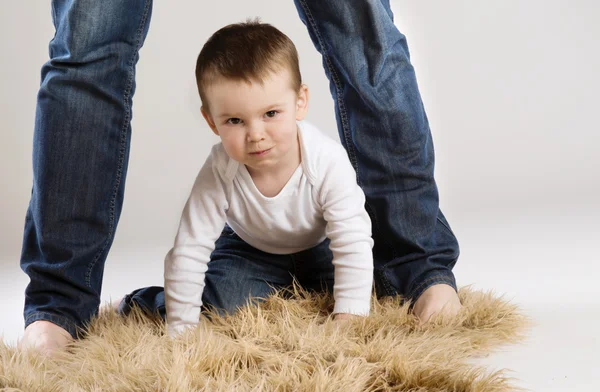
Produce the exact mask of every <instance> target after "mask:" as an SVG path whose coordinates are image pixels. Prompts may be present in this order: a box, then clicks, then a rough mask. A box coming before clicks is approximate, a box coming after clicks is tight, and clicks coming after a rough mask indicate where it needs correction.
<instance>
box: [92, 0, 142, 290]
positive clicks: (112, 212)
mask: <svg viewBox="0 0 600 392" xmlns="http://www.w3.org/2000/svg"><path fill="white" fill-rule="evenodd" d="M151 2H152V0H146V2H145V6H144V11H143V13H142V20H141V21H140V25H139V26H138V30H137V31H136V42H135V47H134V51H133V55H132V56H131V58H130V60H129V62H128V64H127V66H128V67H129V77H128V79H127V83H126V86H125V91H124V93H123V102H124V104H125V118H124V121H123V126H122V128H121V135H120V146H119V161H118V164H117V177H116V183H115V186H114V189H113V194H112V197H111V200H110V212H109V213H110V217H109V222H110V226H109V228H108V231H109V232H108V238H107V239H106V242H105V243H104V246H103V247H102V249H100V250H99V251H98V253H97V254H96V256H95V257H94V259H93V260H92V262H91V263H90V265H89V266H88V269H87V271H86V274H85V280H86V285H87V287H91V282H90V277H91V272H92V269H93V268H94V266H95V265H96V263H97V262H98V260H99V259H100V257H101V255H102V254H103V253H104V250H105V249H106V248H107V247H108V245H109V243H110V241H111V239H112V237H113V235H114V228H115V202H116V199H117V194H118V193H119V187H120V186H121V178H122V174H123V166H124V161H125V150H126V144H127V129H128V126H129V122H130V120H131V107H130V105H129V98H130V94H131V89H132V87H133V83H134V78H135V69H134V67H135V58H136V55H137V53H138V52H139V50H140V48H141V46H142V41H143V38H142V36H143V35H144V28H145V26H146V21H147V20H148V13H149V10H150V4H151Z"/></svg>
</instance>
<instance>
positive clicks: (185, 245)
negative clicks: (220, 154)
mask: <svg viewBox="0 0 600 392" xmlns="http://www.w3.org/2000/svg"><path fill="white" fill-rule="evenodd" d="M214 152H215V151H214V150H213V153H212V154H211V156H209V157H208V159H207V160H206V162H205V163H204V166H203V167H202V169H201V170H200V173H199V174H198V176H197V178H196V181H195V183H194V186H193V188H192V192H191V194H190V196H189V198H188V200H187V203H186V205H185V208H184V210H183V214H182V216H181V221H180V224H179V230H178V232H177V236H176V238H175V244H174V246H173V248H172V249H171V250H170V251H169V253H168V254H167V256H166V257H165V264H164V267H165V269H164V279H165V280H164V283H165V306H166V312H167V330H168V333H169V335H170V336H174V335H176V334H177V333H179V332H181V331H183V330H184V329H185V328H186V327H189V326H195V325H197V324H198V322H199V318H200V307H201V306H202V292H203V290H204V278H205V273H206V270H207V265H208V262H209V260H210V254H211V253H212V251H213V250H214V248H215V241H216V240H217V239H218V238H219V235H220V233H221V231H222V230H223V227H224V226H225V222H226V211H227V208H228V205H227V199H226V196H225V186H224V184H223V181H222V179H221V176H220V175H219V173H218V171H217V168H216V165H215V164H213V160H214V157H213V154H214Z"/></svg>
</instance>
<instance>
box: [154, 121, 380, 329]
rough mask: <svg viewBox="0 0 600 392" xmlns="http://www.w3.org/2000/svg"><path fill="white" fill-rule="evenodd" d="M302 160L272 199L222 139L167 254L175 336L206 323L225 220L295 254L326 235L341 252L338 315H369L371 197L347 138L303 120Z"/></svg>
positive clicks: (265, 247) (249, 238)
mask: <svg viewBox="0 0 600 392" xmlns="http://www.w3.org/2000/svg"><path fill="white" fill-rule="evenodd" d="M298 130H299V140H300V154H301V164H300V165H299V166H298V169H297V170H296V171H295V172H294V174H293V175H292V177H291V178H290V179H289V181H288V183H287V184H286V185H285V187H284V188H283V189H282V190H281V192H280V193H279V194H278V195H276V196H274V197H265V196H264V195H262V194H261V193H260V191H259V190H258V189H257V188H256V186H255V184H254V182H253V180H252V178H251V176H250V173H249V172H248V170H247V169H246V167H245V166H244V165H243V164H240V163H239V162H237V161H235V160H233V159H231V158H230V157H229V156H228V155H227V153H226V152H225V150H224V148H223V145H222V144H221V143H219V144H216V145H215V146H214V147H213V148H212V151H211V153H210V155H209V157H208V158H207V160H206V162H205V163H204V165H203V167H202V169H201V170H200V172H199V174H198V176H197V178H196V181H195V183H194V186H193V188H192V191H191V194H190V196H189V198H188V200H187V203H186V205H185V208H184V210H183V214H182V217H181V222H180V226H179V230H178V233H177V236H176V238H175V244H174V246H173V248H172V249H171V250H170V251H169V253H168V254H167V256H166V257H165V269H164V278H165V303H166V311H167V325H168V332H169V335H171V336H174V335H176V334H177V333H179V332H181V331H182V330H183V329H185V328H186V327H189V326H194V325H196V324H198V322H199V318H200V307H201V306H202V292H203V290H204V278H205V273H206V270H207V268H208V262H209V260H210V255H211V253H212V251H213V250H214V248H215V242H216V240H217V239H218V238H219V235H220V234H221V232H222V230H223V227H224V226H225V223H227V224H229V226H231V228H232V229H233V230H234V231H235V232H236V234H237V235H239V237H240V238H242V239H243V240H244V241H246V242H247V243H248V244H250V245H252V246H253V247H255V248H257V249H260V250H262V251H264V252H268V253H273V254H291V253H296V252H300V251H302V250H305V249H309V248H312V247H314V246H316V245H318V244H319V243H321V242H322V241H323V240H324V239H325V238H326V237H327V238H329V239H330V241H331V242H330V249H331V251H332V253H333V265H334V269H335V273H334V279H335V281H334V290H333V295H334V299H335V306H334V313H351V314H358V315H367V314H368V313H369V311H370V298H371V289H372V284H373V255H372V247H373V240H372V238H371V221H370V218H369V215H368V214H367V212H366V210H365V208H364V204H365V196H364V193H363V191H362V189H361V188H360V187H359V186H358V185H357V183H356V173H355V171H354V169H353V168H352V165H351V164H350V161H349V159H348V155H347V153H346V151H345V150H344V148H343V147H342V146H341V144H340V143H339V142H336V141H334V140H333V139H331V138H329V137H327V136H326V135H324V134H323V133H321V131H319V130H318V129H317V128H316V127H314V126H313V125H311V124H310V123H308V122H306V121H302V122H298Z"/></svg>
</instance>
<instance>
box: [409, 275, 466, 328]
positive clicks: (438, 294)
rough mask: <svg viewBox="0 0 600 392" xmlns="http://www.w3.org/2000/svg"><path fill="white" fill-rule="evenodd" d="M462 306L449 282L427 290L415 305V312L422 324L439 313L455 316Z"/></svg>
mask: <svg viewBox="0 0 600 392" xmlns="http://www.w3.org/2000/svg"><path fill="white" fill-rule="evenodd" d="M461 307H462V305H461V304H460V300H459V299H458V295H457V294H456V291H455V290H454V288H453V287H451V286H449V285H447V284H436V285H433V286H431V287H429V288H428V289H427V290H425V291H424V292H423V294H421V296H420V297H419V299H417V302H415V306H414V307H413V314H414V315H415V316H417V318H418V319H419V320H420V324H421V325H422V324H425V323H426V322H428V321H429V320H430V319H431V317H432V316H434V315H436V314H439V313H442V314H444V315H447V316H455V315H456V314H457V313H458V311H459V310H460V308H461Z"/></svg>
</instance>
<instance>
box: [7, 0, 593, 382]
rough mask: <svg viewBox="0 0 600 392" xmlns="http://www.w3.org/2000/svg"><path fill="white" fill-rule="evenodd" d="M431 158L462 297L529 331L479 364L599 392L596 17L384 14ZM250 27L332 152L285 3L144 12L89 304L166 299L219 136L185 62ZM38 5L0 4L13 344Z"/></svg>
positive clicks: (313, 55)
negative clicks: (507, 312) (278, 61)
mask: <svg viewBox="0 0 600 392" xmlns="http://www.w3.org/2000/svg"><path fill="white" fill-rule="evenodd" d="M392 7H393V10H394V12H395V17H396V24H397V25H398V26H399V28H400V31H402V32H403V33H404V34H405V35H406V36H407V38H408V42H409V47H410V49H411V55H412V60H413V64H414V66H415V68H416V72H417V77H418V81H419V85H420V88H421V93H422V95H423V100H424V102H425V107H426V109H427V113H428V116H429V120H430V124H431V129H432V133H433V138H434V145H435V151H436V179H437V182H438V187H439V190H440V201H441V202H440V206H441V208H442V211H443V212H444V214H445V215H446V216H447V218H448V220H449V222H450V225H451V226H452V228H453V230H454V231H455V233H456V235H457V236H458V239H459V241H460V245H461V258H460V259H459V262H458V264H457V266H456V268H455V273H456V277H457V281H458V283H459V285H460V286H465V285H468V284H473V285H474V287H475V288H478V289H485V290H494V291H495V292H497V293H503V294H506V296H507V298H509V299H511V300H513V301H515V302H517V303H520V304H522V306H523V308H524V309H526V311H527V312H529V314H531V315H532V316H533V318H534V319H535V321H536V326H535V327H534V328H533V329H532V331H531V336H530V338H529V339H528V340H527V341H526V342H525V343H524V344H522V345H520V346H515V347H507V348H506V350H504V351H502V352H499V353H498V354H495V355H492V356H491V357H489V358H486V359H482V360H481V362H482V363H485V364H487V365H489V366H490V367H491V368H494V367H500V368H503V367H507V368H511V369H513V370H515V373H513V374H511V375H513V376H514V377H517V378H519V379H521V382H520V384H519V385H521V386H523V387H528V388H532V389H533V390H544V391H549V390H582V391H585V390H597V389H598V387H599V386H600V382H599V381H598V380H597V377H594V374H593V369H597V367H598V366H599V365H600V359H599V358H600V343H599V342H598V338H597V336H596V333H597V331H598V330H599V327H600V301H599V299H598V298H599V296H600V287H599V286H598V285H597V283H596V281H597V276H598V275H599V274H600V229H599V228H598V221H599V218H600V158H598V152H597V149H598V147H599V146H600V126H599V125H598V115H599V114H600V98H599V92H600V72H598V70H599V69H600V54H599V51H598V47H599V46H598V45H599V44H598V38H599V37H600V25H599V24H598V23H597V21H598V20H599V18H600V3H598V2H596V1H594V0H573V1H558V0H546V1H542V0H529V1H516V0H508V1H506V0H505V1H476V0H462V1H455V2H441V1H420V2H417V1H407V0H395V1H394V0H392ZM251 16H260V17H261V18H262V20H263V21H264V22H268V23H272V24H274V25H275V26H276V27H278V28H280V29H281V30H283V31H284V32H285V33H286V34H288V35H289V36H290V38H292V40H293V41H294V42H295V43H296V45H297V47H298V50H299V53H300V61H301V71H302V74H303V78H304V81H305V83H307V84H308V85H309V87H310V92H311V95H310V109H309V115H308V120H309V121H311V122H313V123H315V124H316V125H318V126H319V127H320V128H321V129H323V130H326V131H327V132H328V134H330V135H331V136H332V137H334V138H337V129H336V123H335V117H334V111H333V101H332V99H331V96H330V93H329V86H328V82H327V79H326V78H325V75H324V72H323V69H322V66H321V57H320V55H319V54H318V53H317V51H316V50H315V49H314V47H313V45H312V43H311V41H310V39H309V37H308V34H307V32H306V29H305V27H304V26H303V25H302V23H301V22H300V20H299V18H298V16H297V13H296V10H295V8H294V6H293V3H292V1H291V0H289V1H281V0H278V1H275V0H271V1H268V0H261V1H240V0H235V1H233V0H232V1H222V2H207V1H179V2H166V1H156V2H155V4H154V12H153V17H152V24H151V27H150V32H149V35H148V38H147V40H146V43H145V46H144V47H143V48H142V50H141V52H140V62H139V63H138V67H137V91H136V94H135V97H134V107H133V135H132V145H131V157H130V163H129V170H128V177H127V185H126V193H125V204H124V208H123V213H122V215H121V220H120V223H119V226H118V230H117V234H116V239H115V241H114V245H113V248H112V251H111V253H110V255H109V257H108V260H107V263H106V269H105V275H104V289H103V293H102V298H103V300H104V301H108V300H109V299H110V298H113V299H116V298H118V297H120V296H122V295H123V294H125V293H127V292H129V291H131V290H133V289H135V288H138V287H142V286H147V285H162V261H163V257H164V255H165V253H166V252H167V251H168V250H169V247H170V246H171V244H172V241H173V239H174V236H175V232H176V229H177V224H178V222H179V218H180V213H181V210H182V208H183V204H184V203H185V200H186V198H187V196H188V192H189V190H190V188H191V185H192V183H193V180H194V178H195V176H196V173H197V171H198V169H199V167H200V165H201V164H202V163H203V161H204V159H205V157H206V156H207V154H208V152H209V149H210V147H211V146H212V145H213V144H214V143H216V142H217V141H218V139H217V138H216V137H215V136H214V135H213V134H212V132H210V130H209V128H208V127H207V126H206V125H205V123H204V120H203V119H202V116H201V114H200V112H199V98H198V96H197V92H196V87H195V84H194V72H193V70H194V65H195V59H196V56H197V54H198V52H199V50H200V48H201V47H202V45H203V43H204V42H205V40H206V39H207V38H208V36H209V35H210V34H212V33H213V32H214V31H215V30H217V29H218V28H220V27H222V26H223V25H225V24H229V23H234V22H238V21H241V20H244V19H245V18H247V17H251ZM53 33H54V29H53V26H52V23H51V17H50V2H48V1H39V0H28V1H20V2H9V1H3V2H0V37H1V38H0V52H1V53H2V60H1V62H0V86H1V88H0V103H1V106H0V107H1V113H2V125H1V127H2V128H1V135H2V139H1V142H0V180H1V186H2V192H1V196H0V200H1V201H0V217H1V219H0V309H1V311H2V315H3V318H2V324H1V325H0V334H3V335H4V339H5V341H6V342H8V343H11V344H14V342H15V341H16V339H17V338H18V337H19V336H21V335H22V328H23V318H22V308H23V291H24V289H25V286H26V284H27V282H28V278H27V276H26V275H25V274H24V273H23V272H22V271H21V270H20V268H19V256H20V251H21V240H22V234H23V232H22V231H23V223H24V217H25V212H26V209H27V205H28V202H29V195H30V192H31V181H32V169H31V151H32V136H33V124H34V114H35V103H36V94H37V89H38V87H39V83H40V68H41V66H42V64H43V63H44V62H45V61H46V60H47V56H48V42H49V40H50V39H51V38H52V36H53Z"/></svg>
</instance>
